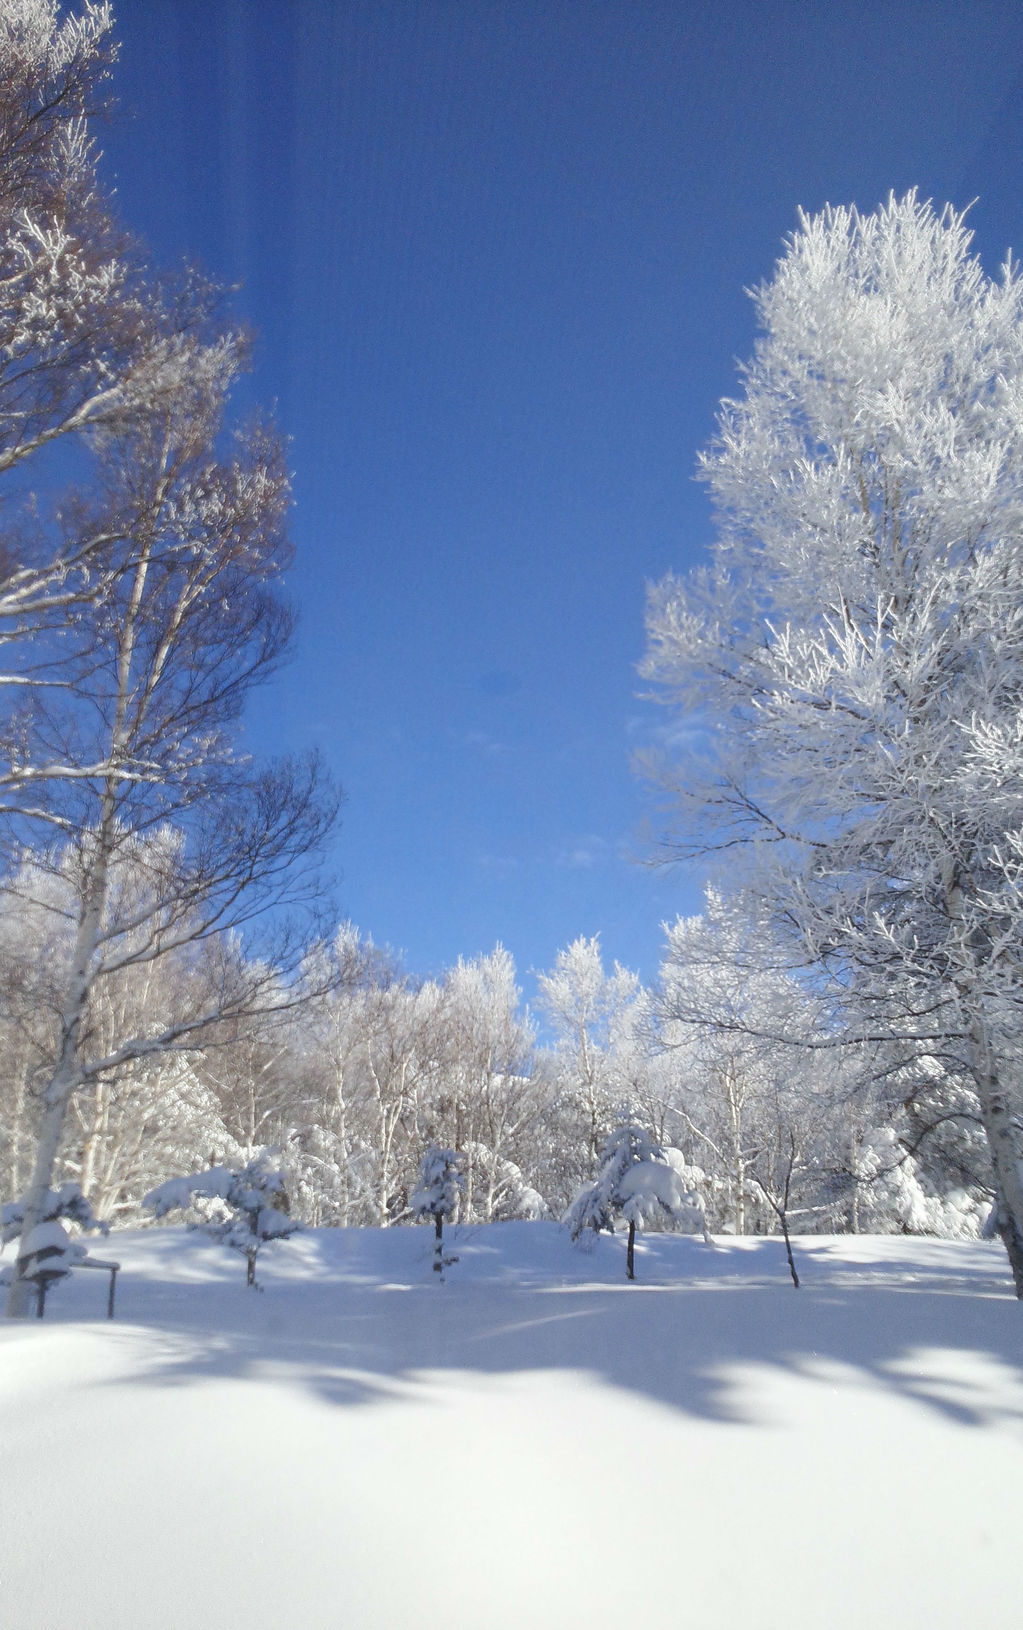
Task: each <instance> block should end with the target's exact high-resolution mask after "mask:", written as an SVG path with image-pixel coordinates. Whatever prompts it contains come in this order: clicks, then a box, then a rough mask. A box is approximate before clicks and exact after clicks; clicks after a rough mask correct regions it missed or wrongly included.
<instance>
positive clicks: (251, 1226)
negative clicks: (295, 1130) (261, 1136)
mask: <svg viewBox="0 0 1023 1630" xmlns="http://www.w3.org/2000/svg"><path fill="white" fill-rule="evenodd" d="M275 1154H276V1151H275V1150H271V1149H264V1150H262V1151H261V1153H259V1154H258V1155H255V1156H254V1157H253V1159H252V1160H250V1161H248V1162H247V1163H246V1164H245V1165H244V1166H242V1167H241V1168H240V1169H238V1170H236V1171H232V1170H231V1169H230V1168H229V1167H227V1166H211V1167H210V1169H209V1171H205V1172H195V1173H193V1174H192V1176H191V1177H171V1178H169V1179H168V1180H167V1182H165V1183H160V1184H159V1185H158V1186H157V1187H156V1188H155V1189H152V1190H151V1191H150V1193H149V1194H147V1195H145V1196H144V1198H143V1201H142V1204H143V1206H145V1208H146V1209H147V1210H148V1211H151V1212H152V1213H153V1215H154V1217H158V1218H159V1217H166V1216H167V1214H168V1212H171V1211H178V1210H181V1211H184V1210H187V1209H189V1208H190V1207H194V1208H198V1209H199V1210H200V1211H201V1212H202V1214H203V1215H202V1218H201V1220H200V1221H198V1222H190V1224H189V1227H191V1228H198V1229H199V1230H201V1232H202V1233H204V1234H208V1235H209V1237H210V1238H211V1239H216V1240H221V1241H222V1242H223V1243H224V1244H225V1245H227V1246H229V1247H230V1248H231V1250H232V1251H240V1252H241V1253H242V1255H243V1256H244V1257H245V1265H246V1266H245V1282H246V1284H247V1285H251V1286H253V1287H254V1288H255V1289H257V1290H258V1289H259V1286H258V1284H257V1281H256V1259H257V1257H258V1256H259V1252H260V1250H261V1248H262V1247H263V1246H264V1245H267V1244H269V1243H270V1242H272V1241H275V1240H282V1239H287V1238H288V1237H289V1235H291V1234H294V1233H295V1232H296V1231H297V1230H298V1229H299V1228H301V1226H302V1224H301V1223H300V1222H299V1221H298V1220H297V1219H296V1218H295V1217H292V1216H291V1215H290V1211H289V1203H288V1191H287V1187H286V1184H285V1178H284V1173H283V1171H281V1170H280V1168H279V1167H278V1166H276V1165H275V1164H274V1157H275Z"/></svg>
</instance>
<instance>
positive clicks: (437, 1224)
mask: <svg viewBox="0 0 1023 1630" xmlns="http://www.w3.org/2000/svg"><path fill="white" fill-rule="evenodd" d="M464 1186H465V1159H464V1156H463V1155H462V1154H460V1153H458V1152H456V1151H455V1150H454V1149H441V1148H440V1147H439V1146H438V1145H437V1144H435V1143H431V1144H430V1146H429V1148H428V1149H427V1150H426V1153H425V1154H424V1155H423V1158H422V1160H421V1161H420V1163H419V1180H418V1183H417V1185H416V1188H415V1190H414V1192H413V1194H412V1215H413V1216H414V1217H416V1218H419V1217H432V1218H433V1231H434V1245H433V1271H434V1273H435V1274H438V1275H439V1277H440V1278H441V1279H443V1277H444V1269H445V1268H446V1267H448V1266H449V1264H450V1263H452V1262H454V1261H456V1260H457V1259H456V1258H455V1257H446V1256H445V1255H444V1224H445V1222H447V1221H449V1220H450V1219H451V1218H452V1217H454V1215H455V1213H456V1211H457V1210H458V1202H459V1199H460V1197H461V1193H462V1190H463V1188H464Z"/></svg>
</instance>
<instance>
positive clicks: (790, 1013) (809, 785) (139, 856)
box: [0, 0, 1023, 1311]
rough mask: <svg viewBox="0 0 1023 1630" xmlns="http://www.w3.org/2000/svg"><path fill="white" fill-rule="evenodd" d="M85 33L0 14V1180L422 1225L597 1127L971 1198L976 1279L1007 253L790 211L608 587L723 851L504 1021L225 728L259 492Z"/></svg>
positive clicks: (785, 1174)
mask: <svg viewBox="0 0 1023 1630" xmlns="http://www.w3.org/2000/svg"><path fill="white" fill-rule="evenodd" d="M111 26H112V23H111V18H110V15H109V12H108V10H107V8H106V7H104V6H88V7H86V8H85V9H84V10H83V11H82V12H81V14H80V16H76V15H71V16H68V17H66V18H65V19H64V20H63V21H61V20H59V18H58V14H57V11H56V9H55V8H54V7H53V6H51V5H49V4H47V3H46V0H18V3H14V0H3V3H2V4H0V51H2V61H3V75H2V82H0V476H2V479H3V481H4V482H5V483H6V487H5V494H6V499H7V507H6V510H5V517H6V518H5V530H4V534H3V555H2V562H0V565H2V572H0V647H2V664H0V680H2V689H0V696H2V697H3V699H4V710H3V715H2V718H0V788H2V801H0V837H2V888H0V1056H2V1057H3V1061H4V1064H3V1069H2V1071H0V1197H2V1198H4V1199H6V1200H14V1199H20V1200H23V1213H24V1217H25V1230H26V1233H27V1232H28V1231H30V1228H31V1226H32V1223H33V1220H34V1219H36V1218H38V1217H39V1216H40V1215H41V1214H42V1213H41V1209H40V1208H41V1207H42V1205H43V1203H44V1198H45V1195H46V1193H47V1191H48V1190H49V1189H50V1188H52V1187H53V1186H54V1185H56V1184H58V1183H62V1182H73V1183H75V1184H77V1185H79V1187H80V1188H81V1190H82V1191H83V1192H84V1193H85V1194H86V1195H87V1196H88V1199H89V1201H90V1203H91V1205H92V1207H93V1209H94V1211H95V1214H96V1215H97V1217H99V1218H101V1219H104V1220H108V1221H111V1222H128V1221H131V1222H135V1221H137V1220H138V1219H139V1207H140V1203H141V1201H142V1198H143V1196H144V1195H145V1194H146V1193H147V1192H150V1191H153V1190H154V1189H155V1188H158V1187H159V1185H161V1184H162V1183H165V1182H167V1181H168V1180H170V1179H173V1178H175V1177H178V1176H181V1175H182V1174H185V1173H194V1172H200V1171H202V1170H203V1169H204V1168H217V1169H220V1168H224V1169H229V1168H236V1167H239V1166H245V1164H246V1163H249V1162H252V1161H254V1160H256V1159H258V1158H259V1157H260V1151H262V1150H265V1149H273V1150H276V1151H278V1154H277V1157H276V1158H277V1159H278V1160H279V1162H280V1165H281V1167H282V1169H283V1171H284V1173H285V1174H286V1175H285V1182H286V1185H287V1190H288V1197H289V1204H290V1207H291V1214H292V1215H293V1216H294V1217H296V1218H299V1219H302V1220H305V1221H308V1222H310V1223H313V1224H319V1225H339V1226H344V1225H351V1224H373V1225H379V1226H385V1225H390V1224H394V1223H401V1222H405V1221H409V1220H411V1219H412V1218H413V1216H414V1214H415V1212H416V1210H417V1202H416V1200H415V1198H414V1196H415V1194H416V1189H417V1181H418V1178H417V1174H418V1173H419V1171H420V1163H421V1161H422V1159H423V1156H424V1152H425V1151H426V1150H428V1149H430V1148H431V1147H432V1148H439V1149H443V1150H449V1151H452V1152H456V1153H457V1156H458V1158H459V1161H460V1182H459V1185H458V1192H457V1196H456V1197H455V1198H454V1199H453V1201H452V1205H453V1207H454V1208H455V1209H456V1211H457V1217H458V1219H459V1220H461V1221H466V1220H468V1221H473V1222H489V1221H494V1220H500V1219H506V1218H538V1217H554V1218H558V1217H561V1216H562V1215H563V1214H564V1213H565V1212H566V1209H567V1208H568V1207H569V1206H570V1205H571V1204H572V1202H573V1201H574V1200H575V1199H576V1197H577V1196H578V1195H579V1193H580V1191H581V1190H583V1189H585V1188H586V1185H588V1184H592V1183H593V1181H594V1177H595V1174H596V1171H597V1166H598V1161H599V1157H600V1152H601V1150H602V1149H604V1148H605V1147H606V1145H607V1140H608V1138H609V1137H611V1136H612V1135H613V1134H614V1131H615V1128H616V1127H620V1126H622V1125H624V1124H626V1122H628V1123H630V1124H635V1125H637V1126H639V1127H640V1128H642V1129H643V1131H644V1135H646V1136H648V1137H649V1139H650V1140H651V1146H656V1147H657V1148H658V1149H659V1150H660V1151H663V1158H664V1160H666V1161H667V1162H668V1164H670V1165H671V1166H672V1168H673V1169H674V1170H675V1172H676V1173H677V1176H678V1182H679V1191H680V1192H685V1193H693V1194H695V1195H697V1196H698V1197H699V1201H700V1203H701V1205H702V1214H703V1215H705V1216H706V1219H707V1223H708V1225H709V1226H710V1227H711V1228H712V1229H713V1230H717V1231H723V1232H734V1233H739V1234H741V1233H752V1232H758V1231H760V1232H763V1231H774V1230H775V1229H777V1228H778V1227H780V1226H782V1225H785V1226H787V1227H788V1226H791V1228H792V1229H793V1230H794V1231H800V1230H804V1231H814V1230H829V1231H830V1230H837V1229H849V1230H879V1231H893V1230H899V1229H904V1230H907V1231H913V1232H927V1231H933V1232H936V1233H946V1234H950V1235H963V1234H965V1235H969V1234H976V1233H977V1232H978V1231H979V1230H980V1228H981V1227H982V1225H983V1224H984V1221H985V1219H986V1218H987V1216H988V1214H989V1213H990V1212H991V1211H992V1205H993V1204H994V1216H995V1222H996V1225H997V1227H998V1228H999V1229H1000V1231H1001V1233H1002V1236H1003V1238H1004V1239H1005V1242H1006V1245H1007V1248H1008V1249H1009V1253H1010V1259H1011V1260H1012V1262H1013V1266H1014V1270H1015V1272H1016V1277H1017V1284H1018V1286H1019V1288H1020V1290H1021V1293H1023V1189H1021V1179H1020V1175H1019V1172H1020V1167H1019V1153H1020V1121H1019V1097H1018V1075H1019V1042H1018V1035H1019V1022H1018V1021H1019V1017H1020V1012H1021V1005H1023V984H1021V980H1020V972H1019V970H1020V967H1021V966H1023V962H1021V951H1023V946H1021V943H1020V939H1021V931H1023V910H1021V898H1023V891H1021V875H1023V873H1021V856H1023V835H1021V828H1020V824H1019V820H1020V817H1019V810H1020V786H1019V782H1020V776H1021V774H1023V763H1021V753H1020V743H1021V740H1023V734H1021V730H1020V718H1021V716H1023V715H1021V711H1020V703H1021V683H1020V680H1021V674H1023V665H1021V664H1023V649H1021V644H1020V640H1021V635H1023V622H1021V618H1023V609H1021V608H1023V594H1021V586H1023V585H1021V574H1020V564H1021V546H1020V537H1021V523H1023V515H1021V512H1020V492H1021V491H1023V483H1021V480H1020V476H1021V473H1023V472H1021V469H1020V461H1021V458H1023V437H1021V434H1020V430H1019V426H1020V424H1021V423H1023V419H1021V415H1020V396H1021V390H1023V287H1021V285H1020V282H1019V280H1018V277H1017V275H1016V273H1015V271H1014V270H1012V269H1011V268H1010V269H1009V270H1007V272H1006V274H1005V276H1004V278H1003V279H1002V281H1001V282H998V283H994V282H991V281H989V280H988V279H986V278H985V277H984V275H983V273H982V272H981V270H980V268H979V265H978V264H977V263H976V261H975V260H973V259H972V258H971V257H970V254H969V250H968V244H969V238H968V234H967V233H966V231H965V229H964V227H963V224H962V221H961V220H960V219H959V218H958V217H957V216H955V215H953V214H951V213H949V212H946V213H945V214H943V215H938V214H935V212H934V211H933V210H932V209H931V208H930V206H925V205H921V204H920V203H918V201H917V200H916V199H915V197H910V198H908V199H906V200H904V201H903V202H902V203H896V202H894V201H893V202H892V203H891V204H890V205H889V206H888V207H887V208H886V209H883V210H881V211H880V212H878V214H877V215H876V216H871V217H866V218H864V217H860V216H858V215H856V214H855V212H843V211H829V212H826V214H825V215H823V216H822V217H820V218H818V219H804V221H803V224H802V226H801V228H800V230H799V232H798V233H797V234H796V235H795V237H794V238H793V240H792V242H791V244H790V246H789V249H788V251H787V254H786V256H785V258H784V259H783V260H782V262H781V263H780V265H779V268H778V273H777V276H776V278H775V280H774V282H773V283H772V284H770V285H769V286H768V287H767V288H766V289H764V290H762V291H760V293H759V294H758V296H757V299H758V306H759V310H760V317H761V322H762V326H763V331H764V338H763V339H762V340H761V342H760V348H759V350H758V352H757V356H756V359H755V361H754V362H753V363H752V364H751V365H750V367H749V368H748V369H747V371H746V373H745V375H744V389H745V396H744V398H743V400H741V401H739V402H734V403H727V404H725V406H724V409H723V414H722V419H721V426H720V433H719V438H718V441H717V442H716V443H715V445H714V446H713V447H712V449H711V450H710V452H709V453H708V454H707V456H706V458H705V461H704V474H705V476H706V479H707V481H708V483H709V484H710V487H711V489H712V492H713V495H714V499H715V503H716V505H717V509H718V513H719V519H720V542H719V545H718V549H717V553H716V555H715V557H714V561H713V565H712V567H711V568H710V570H709V571H708V572H707V573H706V574H705V575H703V576H701V577H699V578H696V579H690V580H686V581H675V580H672V581H669V582H668V583H667V584H664V585H662V586H661V587H660V588H659V589H658V590H657V591H655V594H654V598H653V603H652V610H651V620H650V640H651V643H650V650H649V656H648V671H649V674H650V676H651V677H652V678H653V679H654V680H655V681H656V682H657V683H658V684H659V685H660V686H661V688H662V692H663V694H664V697H665V699H666V701H667V702H668V704H669V706H671V707H673V708H676V709H682V710H685V711H686V712H688V713H689V714H691V715H695V716H696V717H697V718H698V720H699V722H700V724H701V727H702V735H703V737H704V738H705V741H706V744H707V752H706V761H705V762H703V763H702V764H699V765H697V764H696V762H695V755H694V754H693V753H690V755H689V757H688V758H687V760H686V762H685V763H684V764H682V765H675V766H673V765H670V764H669V765H666V766H665V765H661V766H659V767H658V770H657V773H658V775H659V776H660V779H661V784H662V786H663V787H665V788H666V789H667V793H668V800H669V806H670V809H671V815H670V820H669V824H670V828H671V834H670V837H669V840H668V844H669V852H670V853H672V854H676V853H679V852H680V851H681V850H682V849H683V848H684V849H686V850H687V851H688V852H690V853H694V854H706V853H707V852H708V851H710V850H712V849H714V848H715V847H721V848H724V849H726V850H727V851H728V852H729V854H730V855H731V856H732V857H733V858H734V857H738V856H739V855H741V854H745V855H746V856H747V858H748V864H747V865H745V867H743V866H742V865H740V864H738V862H737V863H736V864H735V865H734V866H733V867H732V869H731V870H732V877H731V883H730V889H729V892H728V893H727V894H724V893H720V892H716V891H714V890H709V891H708V893H707V896H706V903H705V908H704V910H703V912H702V913H701V914H700V915H699V916H696V917H692V918H686V919H680V920H678V921H677V922H675V923H674V924H671V925H669V926H668V927H667V928H666V930H665V941H664V951H663V961H662V965H661V969H660V973H659V976H658V978H657V979H656V981H654V982H652V983H651V985H650V986H649V987H644V986H643V985H641V983H640V981H639V979H638V978H637V977H636V976H634V975H633V974H632V973H630V972H628V971H627V970H625V969H622V968H620V967H618V966H617V965H615V966H614V967H612V968H610V969H608V968H607V967H606V966H605V964H604V961H603V958H602V952H601V947H600V944H599V941H598V940H597V939H593V938H590V939H588V938H580V939H578V940H576V941H575V942H574V943H573V944H572V945H570V946H568V947H567V948H566V949H564V950H563V951H562V952H560V954H559V955H558V956H557V958H556V961H555V963H554V966H553V967H551V968H550V969H549V970H547V971H545V972H542V973H539V974H538V975H537V998H536V1011H535V1012H533V1013H531V1012H529V1011H528V1010H527V1009H526V1007H525V1006H524V1004H523V1001H522V997H521V993H520V990H519V987H518V984H517V974H516V970H515V967H514V965H513V962H512V959H511V957H510V956H509V954H508V953H507V952H506V951H504V950H502V949H501V948H497V949H495V950H494V951H493V952H492V953H491V954H490V955H487V956H480V957H476V958H473V959H469V960H465V961H460V962H458V963H457V965H456V966H454V967H451V968H448V969H446V970H443V971H441V972H438V973H435V974H434V975H433V976H431V977H414V976H413V975H411V974H410V973H409V972H408V971H406V970H405V969H404V968H403V967H402V966H401V965H400V963H399V962H398V961H397V960H396V959H395V958H394V957H393V956H392V955H391V954H390V953H388V952H387V951H385V950H381V949H379V948H377V947H376V946H375V945H374V944H373V943H372V941H371V939H369V938H367V937H364V936H363V935H362V934H360V933H359V932H358V931H357V930H356V929H355V928H353V927H352V926H351V925H348V924H342V925H340V926H338V925H337V924H336V923H331V922H329V921H327V922H325V921H323V920H322V917H321V916H320V914H319V913H318V910H317V906H318V901H319V898H320V896H319V891H318V886H317V882H316V865H317V859H318V855H319V852H320V849H321V847H322V843H323V840H324V838H325V836H326V834H327V833H328V832H329V830H330V827H331V822H332V820H333V817H334V813H335V810H336V804H337V799H336V796H335V794H334V792H333V791H332V789H331V787H330V786H329V784H328V783H327V782H326V780H325V778H324V777H323V774H322V772H321V770H320V768H319V766H318V765H317V764H316V763H315V762H300V763H295V762H289V763H278V764H275V765H270V766H264V767H260V766H258V765H253V764H252V763H251V762H249V761H248V760H247V759H246V758H245V756H244V755H243V754H241V753H239V752H238V750H237V744H236V740H235V737H234V734H233V727H234V724H235V721H236V720H237V718H238V716H239V713H240V710H241V707H242V705H243V703H244V700H245V698H246V695H247V694H248V692H249V691H250V690H251V689H252V687H253V685H255V684H257V683H258V682H259V681H260V680H261V679H263V678H264V677H266V676H267V675H268V674H270V673H272V672H274V671H275V669H276V667H277V665H278V663H279V661H280V660H281V658H282V656H283V654H284V653H285V651H286V648H287V645H288V641H289V638H290V634H291V626H290V615H289V612H288V609H287V606H286V604H285V603H284V601H283V600H282V599H281V595H280V580H281V574H282V572H283V570H284V567H285V565H286V564H287V559H288V545H287V535H286V512H287V505H288V478H287V475H286V471H285V467H284V461H283V455H282V453H281V448H280V444H279V442H278V440H277V438H276V436H275V434H274V432H273V431H272V429H271V428H269V427H268V426H267V425H265V424H255V425H253V424H243V423H241V422H240V421H238V420H237V418H236V416H235V415H234V413H233V410H232V406H231V399H232V392H233V389H234V386H235V384H236V381H237V378H238V375H239V372H240V371H241V369H242V368H243V367H244V366H245V361H246V355H247V340H246V337H245V336H244V334H242V333H240V332H239V331H237V330H236V329H235V328H233V327H232V326H231V324H230V322H229V321H228V320H227V319H226V318H225V316H224V305H223V300H222V297H221V295H220V293H219V291H217V290H216V289H213V288H211V287H209V286H208V285H206V284H205V283H204V282H202V280H201V279H199V278H198V277H196V276H195V275H194V274H188V275H187V276H183V277H180V278H178V279H176V280H172V279H167V278H165V277H162V276H161V275H159V274H158V273H157V272H156V271H155V270H154V269H153V268H152V267H150V266H149V265H148V264H147V262H146V261H145V258H144V256H143V255H142V254H141V252H140V251H139V250H138V249H137V248H136V247H134V246H133V245H130V244H129V243H127V241H126V240H125V239H124V238H123V237H122V235H121V233H120V230H119V228H118V226H117V223H116V222H115V221H114V219H113V218H112V216H111V214H110V210H109V200H107V199H106V198H105V197H104V195H103V192H102V189H101V188H100V187H99V185H98V183H97V179H96V171H95V153H94V150H93V148H92V145H91V140H90V136H89V119H90V118H91V116H92V115H93V114H94V113H95V112H96V111H97V110H98V109H99V108H100V107H101V105H102V103H103V98H104V95H105V91H104V82H105V77H106V74H107V70H108V67H109V64H110V61H111V59H112V51H113V47H112V44H111V39H112V36H111ZM43 494H48V495H49V497H48V498H46V499H45V500H44V498H43V496H42V495H43ZM261 925H268V926H265V927H263V926H261ZM418 1209H420V1210H421V1209H422V1207H421V1206H419V1207H418ZM701 1225H702V1224H701ZM681 1226H695V1224H693V1222H692V1218H691V1217H690V1219H689V1221H688V1222H686V1221H685V1220H684V1219H683V1221H682V1223H681ZM17 1291H18V1286H17V1283H15V1287H14V1292H13V1293H12V1295H13V1297H14V1305H13V1310H14V1311H23V1310H24V1309H23V1307H21V1308H19V1307H18V1306H17Z"/></svg>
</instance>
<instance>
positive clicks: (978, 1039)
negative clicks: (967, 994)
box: [971, 1024, 1023, 1298]
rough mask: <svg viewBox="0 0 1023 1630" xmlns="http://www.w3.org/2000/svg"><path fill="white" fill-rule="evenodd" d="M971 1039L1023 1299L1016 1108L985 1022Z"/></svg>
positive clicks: (1003, 1225)
mask: <svg viewBox="0 0 1023 1630" xmlns="http://www.w3.org/2000/svg"><path fill="white" fill-rule="evenodd" d="M971 1039H972V1042H973V1055H974V1056H973V1078H974V1082H975V1084H976V1087H977V1096H978V1098H979V1099H980V1113H981V1119H982V1120H983V1123H984V1131H985V1133H986V1135H987V1141H988V1148H989V1149H990V1151H991V1164H992V1166H993V1167H994V1174H995V1189H996V1205H997V1207H998V1211H997V1219H996V1221H997V1228H998V1232H999V1234H1000V1235H1001V1238H1002V1244H1003V1245H1004V1246H1005V1250H1006V1254H1007V1256H1008V1258H1009V1267H1010V1268H1011V1269H1012V1278H1013V1283H1014V1284H1015V1286H1016V1295H1017V1296H1018V1297H1020V1298H1023V1179H1021V1175H1020V1163H1019V1154H1018V1150H1017V1138H1016V1129H1015V1124H1014V1118H1013V1114H1012V1108H1011V1105H1010V1104H1009V1101H1008V1095H1007V1093H1006V1091H1005V1089H1004V1087H1003V1086H1002V1084H1001V1082H1000V1081H999V1079H998V1072H997V1070H996V1068H995V1065H994V1061H993V1059H992V1057H991V1049H990V1046H989V1045H988V1043H987V1038H986V1035H985V1034H984V1033H983V1029H982V1027H981V1025H979V1024H978V1025H976V1026H975V1027H974V1031H973V1035H972V1038H971Z"/></svg>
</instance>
